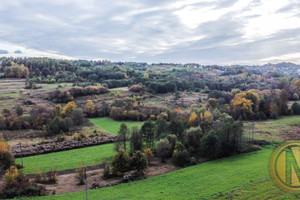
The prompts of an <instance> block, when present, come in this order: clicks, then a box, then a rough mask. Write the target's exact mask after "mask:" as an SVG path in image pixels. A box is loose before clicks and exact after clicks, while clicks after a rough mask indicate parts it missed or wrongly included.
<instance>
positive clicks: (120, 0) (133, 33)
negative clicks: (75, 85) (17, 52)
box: [0, 0, 299, 64]
mask: <svg viewBox="0 0 300 200" xmlns="http://www.w3.org/2000/svg"><path fill="white" fill-rule="evenodd" d="M237 2H238V0H234V1H231V0H223V1H216V2H200V3H197V2H195V3H190V4H184V3H182V1H174V0H168V1H159V0H153V1H150V0H133V1H125V0H115V1H94V0H86V1H80V0H61V1H50V0H48V1H46V0H45V1H39V0H28V1H26V2H25V1H21V0H18V1H17V0H16V1H14V2H13V3H12V2H8V1H7V2H4V3H3V4H2V5H1V6H0V39H1V40H2V41H6V42H9V43H13V44H16V45H20V46H22V47H25V48H31V49H36V50H39V51H45V52H57V53H59V54H64V55H67V56H72V57H78V58H85V59H93V58H104V59H109V60H123V61H146V62H205V63H211V64H213V63H222V62H234V61H239V60H255V59H261V58H264V57H268V56H276V55H281V54H286V53H294V52H297V51H298V49H299V43H298V42H295V41H297V40H298V41H299V36H298V33H299V30H288V31H283V32H279V33H276V34H274V35H271V36H270V37H268V38H261V39H257V40H255V41H252V42H245V41H244V38H243V35H244V33H243V27H244V26H245V21H246V20H247V19H249V18H254V17H258V15H249V16H245V17H244V18H242V19H241V18H236V17H235V16H236V15H237V14H238V13H239V12H243V11H245V10H250V8H253V7H255V6H257V5H260V4H261V3H262V2H261V1H252V2H251V4H250V5H249V6H248V7H247V8H246V9H245V10H241V11H236V12H229V13H226V14H224V15H223V16H221V17H220V18H219V19H218V20H215V21H209V22H205V23H202V24H200V25H199V26H198V27H196V28H195V29H189V28H187V27H186V25H185V24H183V23H182V22H181V20H180V19H179V18H178V16H177V15H174V11H176V10H180V9H182V8H185V7H186V6H192V7H195V8H203V7H209V6H213V7H214V8H213V9H215V10H218V9H220V8H230V7H231V6H232V5H234V4H235V3H237ZM176 4H178V5H180V6H175V7H176V8H173V7H174V5H176ZM295 5H296V4H295ZM295 5H294V4H293V6H295ZM293 6H292V7H293ZM171 8H173V10H172V9H171ZM282 9H283V10H282V11H280V12H286V11H287V10H288V8H282ZM284 9H287V10H284ZM202 36H203V38H201V37H202ZM198 37H199V38H200V39H197V38H198ZM290 38H292V40H290ZM0 48H1V47H0Z"/></svg>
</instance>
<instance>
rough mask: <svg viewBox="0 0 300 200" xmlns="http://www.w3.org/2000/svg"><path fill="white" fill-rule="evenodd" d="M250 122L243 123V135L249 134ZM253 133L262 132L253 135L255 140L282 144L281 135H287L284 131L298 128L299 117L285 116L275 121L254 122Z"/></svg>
mask: <svg viewBox="0 0 300 200" xmlns="http://www.w3.org/2000/svg"><path fill="white" fill-rule="evenodd" d="M251 124H252V122H245V123H244V125H245V133H246V134H249V131H248V130H249V128H250V126H251ZM254 124H255V130H254V131H255V132H263V133H261V134H259V133H255V134H254V138H255V139H263V140H267V141H270V142H282V141H283V140H284V139H283V138H282V135H284V134H287V133H286V131H287V130H289V129H291V128H293V127H295V126H300V116H287V117H282V118H280V119H277V120H267V121H256V122H254Z"/></svg>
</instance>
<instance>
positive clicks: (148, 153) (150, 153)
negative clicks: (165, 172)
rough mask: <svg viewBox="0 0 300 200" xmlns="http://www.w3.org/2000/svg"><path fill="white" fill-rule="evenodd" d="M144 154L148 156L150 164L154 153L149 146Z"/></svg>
mask: <svg viewBox="0 0 300 200" xmlns="http://www.w3.org/2000/svg"><path fill="white" fill-rule="evenodd" d="M144 155H145V157H146V158H147V161H148V164H150V161H151V158H152V157H153V153H152V150H151V149H150V148H149V147H148V148H146V149H145V151H144Z"/></svg>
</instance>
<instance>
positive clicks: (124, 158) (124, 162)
mask: <svg viewBox="0 0 300 200" xmlns="http://www.w3.org/2000/svg"><path fill="white" fill-rule="evenodd" d="M111 166H112V168H113V172H114V173H119V172H120V173H121V174H122V176H123V175H124V173H125V172H128V171H129V170H130V157H129V156H128V154H127V152H126V151H125V150H124V149H120V150H119V151H118V153H117V154H116V155H115V156H114V157H113V159H112V163H111Z"/></svg>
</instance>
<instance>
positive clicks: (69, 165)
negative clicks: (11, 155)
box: [16, 144, 115, 174]
mask: <svg viewBox="0 0 300 200" xmlns="http://www.w3.org/2000/svg"><path fill="white" fill-rule="evenodd" d="M114 153H115V152H114V150H113V144H104V145H98V146H92V147H85V148H80V149H74V150H68V151H61V152H55V153H49V154H42V155H37V156H30V157H25V158H23V163H24V168H23V169H22V170H23V172H24V173H26V174H32V173H35V172H36V169H38V168H39V169H40V171H41V172H47V171H49V170H51V169H52V168H54V167H57V170H64V169H73V168H77V167H79V166H81V165H84V166H91V165H97V164H101V163H103V161H104V160H105V159H110V158H111V157H112V156H113V155H114ZM16 162H17V163H21V159H20V158H18V159H16Z"/></svg>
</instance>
